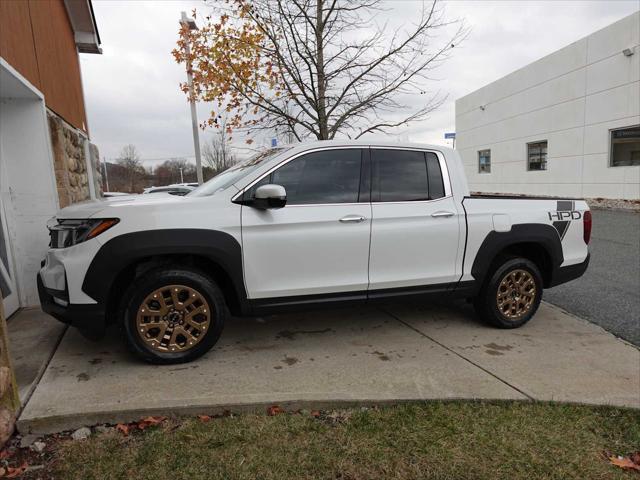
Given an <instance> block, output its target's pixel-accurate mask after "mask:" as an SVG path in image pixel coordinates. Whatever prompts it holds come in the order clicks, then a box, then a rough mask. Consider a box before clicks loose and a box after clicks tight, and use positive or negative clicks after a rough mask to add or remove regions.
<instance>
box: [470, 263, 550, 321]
mask: <svg viewBox="0 0 640 480" xmlns="http://www.w3.org/2000/svg"><path fill="white" fill-rule="evenodd" d="M541 300H542V275H541V274H540V270H539V269H538V267H537V266H536V264H535V263H533V262H532V261H530V260H527V259H526V258H521V257H507V258H504V259H503V260H501V262H500V263H499V264H498V266H497V267H496V268H495V269H494V270H493V273H492V274H491V276H490V277H489V278H488V280H487V281H486V282H485V284H484V285H483V287H482V289H481V290H480V294H479V295H478V297H477V298H476V299H475V301H474V306H475V310H476V313H477V314H478V316H479V317H480V318H481V319H482V320H483V321H485V322H486V323H488V324H490V325H493V326H494V327H498V328H518V327H521V326H522V325H524V324H525V323H527V322H528V321H529V320H531V317H533V315H534V314H535V313H536V311H537V310H538V307H539V306H540V301H541Z"/></svg>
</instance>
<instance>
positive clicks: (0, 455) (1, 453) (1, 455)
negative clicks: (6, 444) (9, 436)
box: [0, 450, 13, 460]
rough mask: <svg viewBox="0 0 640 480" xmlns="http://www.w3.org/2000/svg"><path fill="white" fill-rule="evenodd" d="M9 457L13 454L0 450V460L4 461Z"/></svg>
mask: <svg viewBox="0 0 640 480" xmlns="http://www.w3.org/2000/svg"><path fill="white" fill-rule="evenodd" d="M11 455H13V453H12V452H10V451H9V450H0V460H4V459H5V458H9V457H10V456H11Z"/></svg>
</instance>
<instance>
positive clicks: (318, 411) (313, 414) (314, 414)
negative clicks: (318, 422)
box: [311, 410, 320, 418]
mask: <svg viewBox="0 0 640 480" xmlns="http://www.w3.org/2000/svg"><path fill="white" fill-rule="evenodd" d="M311 416H312V417H315V418H318V417H319V416H320V410H313V411H312V412H311Z"/></svg>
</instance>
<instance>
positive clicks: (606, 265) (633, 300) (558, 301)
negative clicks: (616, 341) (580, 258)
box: [544, 210, 640, 345]
mask: <svg viewBox="0 0 640 480" xmlns="http://www.w3.org/2000/svg"><path fill="white" fill-rule="evenodd" d="M590 249H591V263H590V265H589V268H588V269H587V272H586V273H585V274H584V276H582V277H581V278H579V279H577V280H574V281H573V282H570V283H567V284H564V285H560V286H558V287H555V288H553V289H551V290H547V291H545V292H544V299H545V301H547V302H550V303H553V304H554V305H558V306H560V307H562V308H564V309H565V310H567V311H569V312H571V313H573V314H575V315H577V316H579V317H581V318H585V319H587V320H590V321H592V322H593V323H596V324H598V325H600V326H602V327H603V328H605V329H607V330H608V331H610V332H612V333H613V334H615V335H617V336H619V337H621V338H624V339H626V340H628V341H629V342H632V343H634V344H635V345H640V213H632V212H620V211H610V210H594V211H593V232H592V237H591V245H590Z"/></svg>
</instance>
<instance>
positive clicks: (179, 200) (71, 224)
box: [38, 141, 591, 363]
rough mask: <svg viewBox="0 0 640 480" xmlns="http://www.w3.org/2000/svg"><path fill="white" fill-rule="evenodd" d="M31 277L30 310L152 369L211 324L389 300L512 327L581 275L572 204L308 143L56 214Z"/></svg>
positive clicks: (583, 250)
mask: <svg viewBox="0 0 640 480" xmlns="http://www.w3.org/2000/svg"><path fill="white" fill-rule="evenodd" d="M50 235H51V242H50V245H51V248H50V249H49V251H48V253H47V257H46V259H45V261H44V262H43V266H42V269H41V270H40V273H39V275H38V285H39V293H40V301H41V304H42V308H43V310H44V311H46V312H48V313H50V314H51V315H53V316H54V317H56V318H58V319H60V320H62V321H64V322H67V323H70V324H72V325H74V326H76V327H78V328H80V329H81V330H82V331H83V332H84V333H85V334H87V335H92V336H99V335H101V334H102V333H104V330H105V326H106V325H107V324H108V323H110V322H117V323H119V324H121V325H122V326H123V327H124V328H123V330H124V332H125V336H126V339H127V343H128V346H129V348H130V349H131V350H132V351H133V352H135V353H136V354H137V355H139V356H140V357H141V358H143V359H145V360H147V361H149V362H154V363H177V362H185V361H189V360H192V359H194V358H197V357H199V356H200V355H202V354H204V353H205V352H206V351H208V350H209V349H210V348H211V347H212V346H213V345H214V344H215V343H216V341H217V340H218V337H219V336H220V333H221V331H222V328H223V325H224V323H225V321H226V319H227V315H228V313H227V312H231V313H232V314H234V315H257V314H265V313H276V312H281V311H284V310H286V309H291V308H306V309H308V308H312V307H313V306H319V305H336V304H341V303H345V302H349V303H365V302H379V301H385V300H389V299H392V298H400V297H412V298H418V299H424V300H427V299H429V298H434V297H437V298H443V297H446V296H449V297H462V298H467V299H471V300H472V301H473V303H474V305H475V308H476V311H477V313H478V315H479V317H480V318H482V319H483V320H484V321H485V322H487V323H488V324H490V325H493V326H495V327H498V328H516V327H520V326H521V325H524V324H525V323H526V322H528V321H529V320H530V319H531V318H532V317H533V315H534V314H535V312H536V310H537V309H538V306H539V305H540V301H541V299H542V290H543V289H544V288H550V287H553V286H555V285H559V284H561V283H564V282H567V281H569V280H572V279H574V278H577V277H579V276H581V275H582V274H583V273H584V271H585V270H586V268H587V265H588V263H589V249H588V244H589V239H590V235H591V212H590V211H589V207H588V205H587V204H586V202H584V201H583V200H577V199H550V198H534V197H525V196H519V197H513V198H505V197H493V196H482V195H478V196H476V195H470V193H469V188H468V186H467V180H466V177H465V173H464V169H463V166H462V163H461V161H460V157H459V155H458V153H457V152H456V151H454V150H451V149H448V148H444V147H440V146H429V145H410V144H407V145H402V144H397V143H396V144H393V143H383V144H382V143H381V144H375V143H365V142H353V141H324V142H316V143H311V144H298V145H295V146H290V147H282V148H274V149H271V150H268V151H266V152H263V153H261V154H259V155H257V156H255V157H254V158H252V159H250V160H248V161H246V162H244V163H241V164H238V165H236V166H234V167H232V168H230V169H229V170H226V171H225V172H223V173H221V174H220V175H218V176H216V177H214V178H213V179H211V180H209V181H208V182H207V183H205V184H204V185H202V186H201V187H199V188H197V189H195V190H194V191H193V192H191V193H190V194H189V195H187V196H184V197H171V196H169V195H158V196H150V195H141V196H138V197H135V198H130V199H127V200H123V201H122V202H117V201H114V202H102V203H87V204H79V205H73V206H70V207H67V208H65V209H63V210H61V211H60V212H59V213H58V215H57V220H56V222H55V224H53V225H51V226H50Z"/></svg>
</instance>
